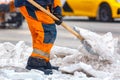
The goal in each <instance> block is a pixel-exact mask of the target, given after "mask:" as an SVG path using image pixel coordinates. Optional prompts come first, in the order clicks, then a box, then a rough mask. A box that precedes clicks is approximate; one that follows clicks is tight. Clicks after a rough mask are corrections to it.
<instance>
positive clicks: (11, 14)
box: [0, 1, 24, 28]
mask: <svg viewBox="0 0 120 80" xmlns="http://www.w3.org/2000/svg"><path fill="white" fill-rule="evenodd" d="M23 20H24V18H23V16H22V15H21V13H20V12H19V10H18V9H16V8H15V7H14V1H10V2H9V3H0V28H19V27H20V26H21V25H22V23H23Z"/></svg>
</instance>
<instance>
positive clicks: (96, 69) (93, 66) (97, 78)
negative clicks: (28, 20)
mask: <svg viewBox="0 0 120 80" xmlns="http://www.w3.org/2000/svg"><path fill="white" fill-rule="evenodd" d="M77 30H78V31H79V30H80V33H81V35H82V36H84V37H85V39H86V40H87V41H88V42H89V43H90V44H91V45H92V47H93V49H94V50H95V51H96V53H97V55H93V54H89V53H88V52H87V51H86V50H85V49H84V48H83V46H82V44H80V45H79V48H78V49H71V48H67V47H60V46H54V47H53V48H52V50H51V63H52V65H56V66H60V68H59V71H56V70H53V74H52V75H44V74H43V72H41V71H38V70H31V71H28V70H26V69H25V65H26V63H27V59H28V57H29V56H30V53H31V52H32V48H31V47H29V46H27V45H26V44H25V42H24V41H19V42H18V43H17V44H16V45H14V44H12V43H9V42H5V43H1V44H0V80H120V65H119V64H120V54H119V53H117V50H118V49H119V48H118V39H117V38H115V39H114V38H113V37H112V34H111V33H107V34H105V35H103V36H102V35H98V34H96V33H94V32H90V31H87V30H84V29H77Z"/></svg>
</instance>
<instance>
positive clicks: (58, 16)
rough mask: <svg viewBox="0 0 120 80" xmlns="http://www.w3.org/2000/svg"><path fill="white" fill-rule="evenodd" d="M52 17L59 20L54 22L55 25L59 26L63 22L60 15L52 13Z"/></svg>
mask: <svg viewBox="0 0 120 80" xmlns="http://www.w3.org/2000/svg"><path fill="white" fill-rule="evenodd" d="M54 15H55V16H56V17H57V18H58V19H59V20H55V23H56V24H57V25H60V24H61V23H62V21H63V19H62V15H61V14H58V13H54Z"/></svg>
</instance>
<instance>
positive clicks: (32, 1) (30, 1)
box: [27, 0, 84, 40]
mask: <svg viewBox="0 0 120 80" xmlns="http://www.w3.org/2000/svg"><path fill="white" fill-rule="evenodd" d="M27 1H28V2H29V3H31V4H32V5H33V6H35V7H36V8H38V9H39V10H41V11H42V12H44V13H46V14H47V15H49V16H50V17H51V18H53V19H54V20H59V19H58V18H57V17H56V16H54V15H53V14H52V13H50V12H49V11H47V10H46V9H44V8H43V7H42V6H41V5H40V4H38V3H36V2H35V1H34V0H27ZM61 25H62V26H63V27H64V28H65V29H66V30H68V31H69V32H71V33H72V34H73V35H75V36H76V37H77V38H78V39H80V40H84V38H83V37H82V36H81V35H80V34H78V33H77V32H76V31H74V30H73V29H72V28H70V27H69V26H68V25H66V24H65V23H64V22H62V23H61Z"/></svg>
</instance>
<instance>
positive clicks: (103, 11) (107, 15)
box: [98, 4, 113, 22]
mask: <svg viewBox="0 0 120 80" xmlns="http://www.w3.org/2000/svg"><path fill="white" fill-rule="evenodd" d="M98 18H99V20H100V21H103V22H111V21H113V18H112V11H111V9H110V7H109V5H107V4H102V5H101V6H100V8H99V12H98Z"/></svg>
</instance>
